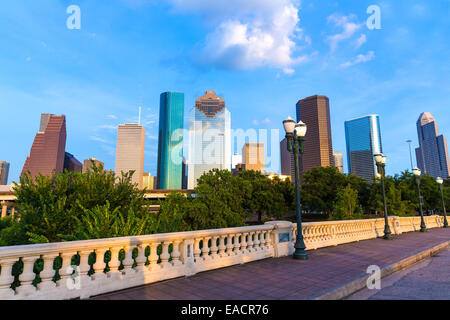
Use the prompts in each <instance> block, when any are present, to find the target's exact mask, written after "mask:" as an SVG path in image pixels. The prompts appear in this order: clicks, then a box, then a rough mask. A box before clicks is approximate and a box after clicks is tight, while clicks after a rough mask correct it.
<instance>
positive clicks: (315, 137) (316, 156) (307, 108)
mask: <svg viewBox="0 0 450 320" xmlns="http://www.w3.org/2000/svg"><path fill="white" fill-rule="evenodd" d="M300 120H301V121H303V122H304V123H306V125H307V126H308V131H307V133H306V137H305V139H306V140H305V145H304V147H305V149H304V151H305V152H304V154H303V155H302V156H301V157H300V159H301V164H300V176H302V175H303V173H305V172H306V171H308V170H310V169H312V168H314V167H330V166H334V161H333V146H332V141H331V124H330V104H329V100H328V98H327V97H325V96H317V95H316V96H312V97H308V98H305V99H302V100H300V101H298V102H297V121H300Z"/></svg>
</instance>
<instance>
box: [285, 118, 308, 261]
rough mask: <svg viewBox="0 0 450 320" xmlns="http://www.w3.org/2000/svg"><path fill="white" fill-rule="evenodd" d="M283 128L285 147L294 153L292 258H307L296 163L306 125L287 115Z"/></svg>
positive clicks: (298, 171)
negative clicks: (295, 234)
mask: <svg viewBox="0 0 450 320" xmlns="http://www.w3.org/2000/svg"><path fill="white" fill-rule="evenodd" d="M283 126H284V130H285V131H286V139H287V149H288V151H289V152H293V153H294V159H295V200H296V206H295V207H296V215H297V237H296V241H295V246H294V248H295V252H294V255H293V258H294V259H298V260H307V259H308V254H307V253H306V251H305V249H306V246H305V242H304V240H303V232H302V209H301V202H300V176H299V174H300V169H299V164H298V155H299V154H303V142H304V138H305V135H306V130H307V126H306V124H304V123H303V122H302V121H300V122H299V123H297V124H296V123H295V121H294V119H292V118H291V117H288V118H287V119H286V120H284V121H283Z"/></svg>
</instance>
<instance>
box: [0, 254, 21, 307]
mask: <svg viewBox="0 0 450 320" xmlns="http://www.w3.org/2000/svg"><path fill="white" fill-rule="evenodd" d="M16 262H17V259H15V258H11V259H2V260H0V266H1V267H2V270H1V271H0V300H2V299H8V298H11V297H13V296H14V290H13V289H11V284H12V283H13V282H14V276H13V275H12V267H13V265H14V263H16Z"/></svg>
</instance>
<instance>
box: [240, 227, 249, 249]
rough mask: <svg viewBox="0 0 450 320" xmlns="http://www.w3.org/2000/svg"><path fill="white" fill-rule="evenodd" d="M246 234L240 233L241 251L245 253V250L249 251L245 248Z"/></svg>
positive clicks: (246, 244)
mask: <svg viewBox="0 0 450 320" xmlns="http://www.w3.org/2000/svg"><path fill="white" fill-rule="evenodd" d="M247 236H249V235H248V233H247V232H245V233H243V234H242V240H241V251H242V253H243V254H246V253H247V252H249V251H248V250H247V246H248V243H247V240H246V238H247Z"/></svg>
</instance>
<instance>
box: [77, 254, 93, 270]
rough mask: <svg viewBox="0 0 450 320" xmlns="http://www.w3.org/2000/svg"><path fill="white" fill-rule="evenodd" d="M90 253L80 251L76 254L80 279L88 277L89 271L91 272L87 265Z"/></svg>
mask: <svg viewBox="0 0 450 320" xmlns="http://www.w3.org/2000/svg"><path fill="white" fill-rule="evenodd" d="M91 253H92V251H90V250H82V251H80V252H78V254H79V255H80V275H81V276H82V277H85V276H88V272H89V270H91V266H90V264H89V256H90V255H91Z"/></svg>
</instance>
